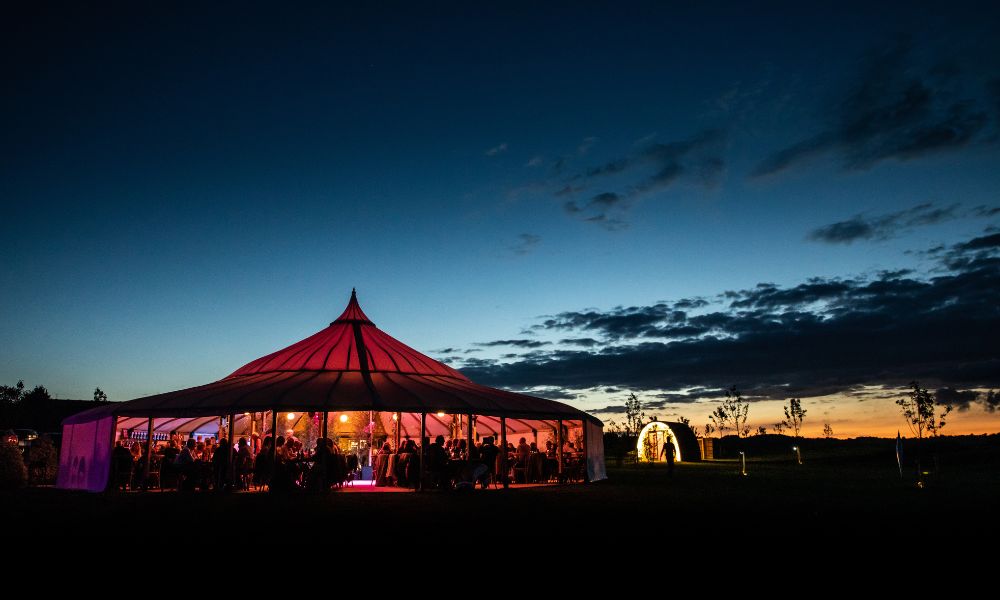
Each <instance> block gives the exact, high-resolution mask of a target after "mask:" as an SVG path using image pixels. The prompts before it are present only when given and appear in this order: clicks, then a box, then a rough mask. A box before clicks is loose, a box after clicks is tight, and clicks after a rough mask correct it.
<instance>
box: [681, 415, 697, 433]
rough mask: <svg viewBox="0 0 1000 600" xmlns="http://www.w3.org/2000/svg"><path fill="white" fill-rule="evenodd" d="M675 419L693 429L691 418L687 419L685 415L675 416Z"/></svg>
mask: <svg viewBox="0 0 1000 600" xmlns="http://www.w3.org/2000/svg"><path fill="white" fill-rule="evenodd" d="M677 420H678V421H679V422H680V423H682V424H684V425H685V426H687V428H688V429H690V430H691V431H694V427H691V419H689V418H687V417H677Z"/></svg>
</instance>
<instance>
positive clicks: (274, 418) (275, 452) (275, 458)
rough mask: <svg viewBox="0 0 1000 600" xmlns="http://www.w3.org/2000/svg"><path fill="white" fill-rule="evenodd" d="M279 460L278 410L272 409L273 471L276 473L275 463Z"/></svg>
mask: <svg viewBox="0 0 1000 600" xmlns="http://www.w3.org/2000/svg"><path fill="white" fill-rule="evenodd" d="M277 461H278V411H277V410H275V409H273V408H272V409H271V473H272V474H273V473H274V463H276V462H277Z"/></svg>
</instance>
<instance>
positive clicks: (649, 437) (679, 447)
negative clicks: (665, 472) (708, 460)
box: [635, 421, 701, 462]
mask: <svg viewBox="0 0 1000 600" xmlns="http://www.w3.org/2000/svg"><path fill="white" fill-rule="evenodd" d="M667 436H669V437H670V439H671V441H672V442H673V445H674V459H675V460H676V461H678V462H680V461H682V460H685V461H694V460H701V450H700V449H699V448H698V438H697V437H695V435H694V432H693V431H691V428H690V427H688V426H687V425H685V424H684V423H673V422H664V421H650V422H649V423H647V424H646V426H645V427H643V428H642V431H640V432H639V439H638V441H637V442H636V446H635V449H636V452H637V453H638V454H637V456H638V457H639V461H640V462H646V461H648V460H649V457H648V456H647V454H646V452H647V450H650V451H652V452H653V453H654V455H655V456H654V457H653V460H654V461H665V460H666V458H665V457H661V456H660V450H661V449H662V448H663V443H664V442H665V441H666V439H667Z"/></svg>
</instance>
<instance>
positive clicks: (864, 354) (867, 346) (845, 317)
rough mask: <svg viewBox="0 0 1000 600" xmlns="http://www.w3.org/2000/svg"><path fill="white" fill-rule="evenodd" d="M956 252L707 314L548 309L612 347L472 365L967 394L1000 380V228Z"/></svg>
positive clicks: (508, 380)
mask: <svg viewBox="0 0 1000 600" xmlns="http://www.w3.org/2000/svg"><path fill="white" fill-rule="evenodd" d="M943 255H946V256H943V258H942V261H943V262H942V268H943V269H946V271H945V272H944V273H943V274H941V275H938V276H934V277H930V278H919V277H915V276H914V275H913V274H912V273H908V272H905V271H896V272H882V273H877V274H874V275H870V276H863V277H852V278H836V279H831V278H814V279H810V280H808V281H805V282H803V283H801V284H799V285H796V286H791V287H781V286H776V285H773V284H766V283H765V284H760V285H758V286H755V287H753V288H750V289H744V290H732V291H729V292H726V293H724V294H721V295H720V296H719V299H718V301H717V303H716V304H712V305H708V306H703V307H701V309H700V311H701V312H700V313H699V314H694V313H691V312H688V311H684V310H677V306H678V305H679V304H680V301H678V302H658V303H655V304H652V305H649V306H632V307H618V308H615V309H611V310H607V311H601V310H596V309H587V310H582V311H568V312H564V313H560V314H558V315H555V316H552V317H543V318H542V319H543V320H542V322H541V323H539V324H537V325H536V328H537V329H541V330H554V331H568V332H587V333H589V334H591V335H589V336H588V337H589V338H590V339H595V340H605V342H604V343H600V344H594V345H593V346H581V347H580V348H578V349H564V348H552V349H546V350H537V349H536V350H535V351H534V353H533V354H531V355H530V356H523V355H522V356H521V357H520V358H518V359H513V360H510V361H507V362H492V363H488V364H480V365H466V366H465V367H464V368H463V372H465V373H466V374H467V375H469V376H470V377H472V378H473V379H474V380H476V381H478V382H481V383H484V384H486V385H496V386H504V387H510V388H515V389H522V388H528V387H532V386H541V385H550V386H558V387H560V388H562V389H574V390H583V389H594V388H603V387H607V386H613V387H620V388H627V389H633V390H656V391H661V392H663V391H665V392H671V393H675V394H676V393H677V392H678V391H679V390H691V389H696V390H699V391H698V392H695V393H693V394H680V395H675V396H672V397H671V398H670V401H671V402H683V401H684V400H685V399H688V400H690V401H693V400H694V399H697V398H698V397H700V396H708V395H712V394H717V393H718V390H721V389H724V388H726V387H728V386H730V385H737V386H739V387H740V388H741V389H742V390H744V392H745V393H747V394H748V395H751V396H754V397H759V398H775V399H782V398H787V397H789V396H793V395H798V396H807V397H808V396H818V395H826V394H832V393H838V392H841V393H845V392H851V391H852V390H857V389H859V388H860V387H861V386H865V385H897V386H905V385H906V384H907V383H908V382H909V381H911V380H914V379H915V380H919V381H921V382H923V383H924V384H925V385H929V386H930V385H933V386H935V387H940V388H954V389H956V390H969V389H983V388H995V387H997V385H998V384H1000V348H998V347H997V345H996V339H997V337H998V335H1000V303H998V302H997V301H996V290H998V289H1000V235H998V236H997V239H993V238H991V237H990V236H982V237H980V238H976V239H973V240H969V241H967V242H964V243H961V244H955V245H953V246H951V247H949V248H948V250H947V251H946V252H944V253H943ZM959 257H962V258H963V260H958V258H959ZM566 339H573V338H566ZM985 405H986V404H985V401H984V406H985Z"/></svg>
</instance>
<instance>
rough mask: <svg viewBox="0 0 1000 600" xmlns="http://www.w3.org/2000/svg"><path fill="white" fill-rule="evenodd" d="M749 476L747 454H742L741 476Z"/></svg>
mask: <svg viewBox="0 0 1000 600" xmlns="http://www.w3.org/2000/svg"><path fill="white" fill-rule="evenodd" d="M746 474H747V456H746V454H744V453H742V452H740V475H743V476H744V477H745V476H746Z"/></svg>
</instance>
